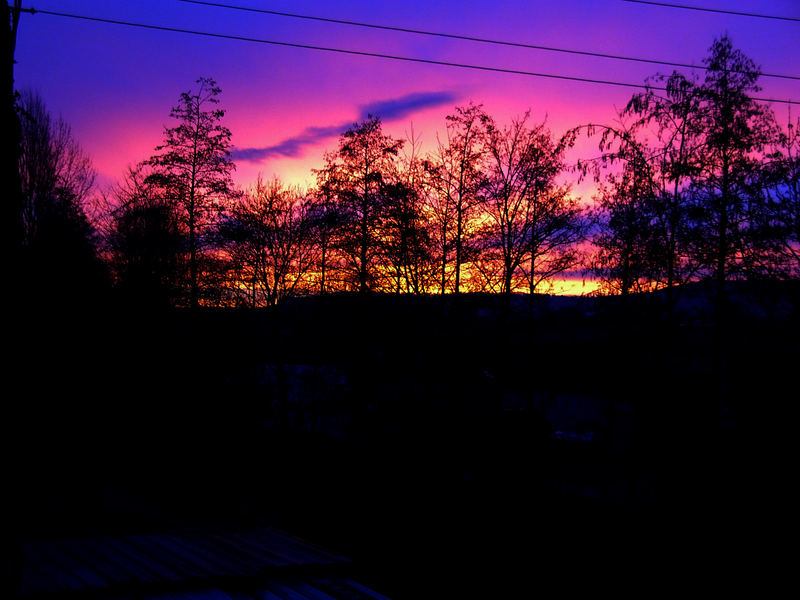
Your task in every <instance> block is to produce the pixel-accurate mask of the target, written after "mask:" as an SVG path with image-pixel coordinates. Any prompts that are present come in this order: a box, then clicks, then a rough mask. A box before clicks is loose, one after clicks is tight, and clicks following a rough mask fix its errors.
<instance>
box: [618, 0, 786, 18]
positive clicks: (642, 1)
mask: <svg viewBox="0 0 800 600" xmlns="http://www.w3.org/2000/svg"><path fill="white" fill-rule="evenodd" d="M622 1H623V2H633V3H635V4H650V5H652V6H662V7H667V8H685V9H687V10H699V11H703V12H713V13H722V14H726V15H736V16H738V17H757V18H759V19H778V20H780V21H798V22H800V17H782V16H779V15H762V14H758V13H747V12H739V11H736V10H723V9H721V8H703V7H700V6H686V5H685V4H669V3H667V2H650V1H649V0H622Z"/></svg>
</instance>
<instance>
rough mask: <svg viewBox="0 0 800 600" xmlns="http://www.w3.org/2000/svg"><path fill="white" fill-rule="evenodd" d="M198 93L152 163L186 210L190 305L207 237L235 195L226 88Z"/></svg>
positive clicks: (184, 100)
mask: <svg viewBox="0 0 800 600" xmlns="http://www.w3.org/2000/svg"><path fill="white" fill-rule="evenodd" d="M197 86H198V87H197V89H196V90H194V91H192V90H190V91H187V92H183V93H182V94H181V96H180V100H179V102H178V105H177V106H175V107H174V108H173V109H172V111H171V112H170V116H171V117H172V118H173V119H176V120H177V121H178V124H177V125H175V126H174V127H170V128H166V129H165V131H164V138H165V139H164V143H163V144H162V145H160V146H158V147H157V148H156V151H157V152H158V154H156V155H154V156H153V157H152V158H150V160H149V161H148V163H149V165H150V166H151V167H152V168H153V173H152V175H151V179H152V181H153V182H154V183H156V184H158V185H159V186H161V187H162V188H163V189H165V190H166V192H167V194H168V196H169V198H170V199H171V200H172V201H173V202H175V204H176V206H178V207H179V208H180V212H179V214H180V217H181V221H182V225H183V226H184V227H185V228H186V231H187V238H188V253H189V258H188V266H189V304H190V306H191V307H192V308H197V306H198V302H199V296H200V257H201V253H202V251H203V242H204V240H203V234H204V233H205V232H206V231H207V230H208V228H209V226H210V224H211V223H212V222H213V220H214V218H215V217H216V216H217V215H218V212H219V210H220V208H221V206H222V204H223V203H224V201H225V200H226V199H227V198H228V197H229V196H230V195H231V194H232V192H233V183H232V180H231V173H232V171H233V170H234V169H235V165H234V163H233V161H232V160H231V158H230V149H231V132H230V130H229V129H228V128H227V127H225V126H224V125H223V124H222V122H221V121H222V118H223V116H224V115H225V111H224V110H222V109H220V108H217V105H218V104H219V98H218V96H219V94H220V91H221V90H220V88H219V87H217V84H216V82H215V81H214V80H213V79H208V78H201V79H198V80H197Z"/></svg>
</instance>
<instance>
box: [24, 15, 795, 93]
mask: <svg viewBox="0 0 800 600" xmlns="http://www.w3.org/2000/svg"><path fill="white" fill-rule="evenodd" d="M22 12H26V13H29V14H31V15H35V14H43V15H51V16H56V17H66V18H70V19H79V20H84V21H93V22H97V23H109V24H112V25H124V26H127V27H138V28H141V29H150V30H155V31H170V32H174V33H186V34H191V35H200V36H206V37H213V38H220V39H228V40H237V41H242V42H254V43H259V44H270V45H273V46H286V47H289V48H303V49H306V50H319V51H324V52H336V53H339V54H349V55H355V56H370V57H374V58H385V59H389V60H400V61H405V62H414V63H422V64H428V65H440V66H445V67H456V68H459V69H473V70H478V71H492V72H496V73H506V74H511V75H526V76H529V77H545V78H549V79H561V80H566V81H580V82H584V83H594V84H599V85H614V86H618V87H628V88H637V89H648V90H658V91H666V88H664V87H658V86H652V85H646V84H642V83H626V82H621V81H610V80H605V79H591V78H588V77H578V76H573V75H558V74H555V73H536V72H533V71H521V70H517V69H505V68H501V67H488V66H483V65H470V64H465V63H455V62H447V61H441V60H432V59H428V58H417V57H411V56H396V55H392V54H380V53H377V52H366V51H362V50H347V49H344V48H330V47H326V46H313V45H310V44H298V43H294V42H278V41H275V40H266V39H262V38H252V37H246V36H241V35H231V34H225V33H213V32H208V31H197V30H193V29H182V28H178V27H167V26H165V25H150V24H147V23H134V22H131V21H119V20H116V19H106V18H101V17H90V16H87V15H76V14H71V13H62V12H56V11H52V10H37V9H35V8H24V9H22ZM753 99H754V100H759V101H761V102H778V103H781V104H799V105H800V101H797V100H784V99H774V98H753Z"/></svg>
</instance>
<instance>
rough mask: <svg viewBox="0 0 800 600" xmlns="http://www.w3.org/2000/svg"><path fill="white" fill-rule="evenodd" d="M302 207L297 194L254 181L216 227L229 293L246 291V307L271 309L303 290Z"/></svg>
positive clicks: (305, 231)
mask: <svg viewBox="0 0 800 600" xmlns="http://www.w3.org/2000/svg"><path fill="white" fill-rule="evenodd" d="M308 206H309V203H308V200H307V197H306V195H305V194H303V193H302V192H301V190H300V189H299V188H295V187H286V186H284V184H283V183H282V182H281V181H280V180H278V179H277V178H274V179H271V180H270V181H268V182H264V181H263V180H262V179H261V177H259V179H258V181H257V182H256V184H255V185H254V186H253V187H252V188H250V189H249V190H247V192H246V193H245V194H244V196H243V198H242V200H241V201H240V202H238V203H236V204H235V205H234V206H232V207H231V209H230V211H229V213H228V215H227V216H226V217H225V219H224V220H223V221H222V223H221V224H220V227H219V229H220V232H221V233H222V237H223V239H224V240H226V241H227V243H226V244H225V247H226V248H227V252H228V254H229V255H230V257H231V259H232V262H233V266H234V272H235V273H236V277H235V278H234V281H233V284H234V288H238V286H239V284H243V286H242V287H246V289H248V291H249V301H250V302H249V304H250V305H251V306H252V307H254V308H255V307H257V306H261V305H264V304H266V305H268V306H274V305H276V304H277V303H278V302H280V300H282V299H283V298H286V297H287V296H291V295H293V294H295V293H297V292H298V291H300V290H301V289H303V288H304V287H305V285H304V282H305V277H306V275H307V273H308V271H309V269H310V268H311V265H312V264H313V244H312V231H311V229H310V226H309V225H310V224H309V219H308Z"/></svg>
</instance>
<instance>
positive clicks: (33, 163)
mask: <svg viewBox="0 0 800 600" xmlns="http://www.w3.org/2000/svg"><path fill="white" fill-rule="evenodd" d="M20 112H21V124H22V149H21V155H20V162H19V173H20V179H21V180H22V194H23V200H24V205H23V210H22V219H23V224H24V243H25V244H26V245H31V244H33V243H34V241H35V239H36V238H37V235H38V233H39V228H40V226H41V224H42V220H43V219H45V218H47V215H48V214H52V213H53V212H54V211H55V212H57V211H62V212H63V211H73V210H74V211H78V212H81V213H82V212H83V204H84V202H85V201H86V200H87V198H88V195H89V191H90V190H91V189H92V186H93V185H94V180H95V171H94V168H93V167H92V161H91V159H90V158H89V157H88V156H87V155H86V154H85V153H84V151H83V149H82V148H81V147H80V145H79V144H78V142H76V141H75V138H74V137H73V136H72V130H71V128H70V126H69V125H67V123H65V122H64V121H63V120H62V119H60V118H59V119H55V120H54V119H53V118H52V117H51V116H50V114H49V113H48V111H47V108H46V107H45V105H44V102H43V101H42V98H41V97H40V96H39V94H38V93H36V92H34V91H32V90H26V91H24V92H22V94H21V96H20Z"/></svg>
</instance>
